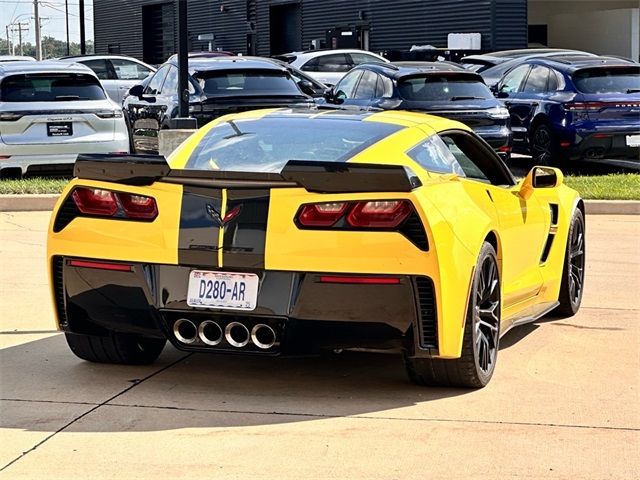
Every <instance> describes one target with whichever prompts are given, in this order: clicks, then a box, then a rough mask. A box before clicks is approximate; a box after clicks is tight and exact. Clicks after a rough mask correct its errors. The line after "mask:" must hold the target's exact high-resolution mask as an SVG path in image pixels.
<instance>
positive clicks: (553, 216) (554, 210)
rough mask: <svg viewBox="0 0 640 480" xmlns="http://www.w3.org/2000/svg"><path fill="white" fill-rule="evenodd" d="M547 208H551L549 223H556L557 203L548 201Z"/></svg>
mask: <svg viewBox="0 0 640 480" xmlns="http://www.w3.org/2000/svg"><path fill="white" fill-rule="evenodd" d="M549 209H550V210H551V225H558V204H556V203H550V204H549Z"/></svg>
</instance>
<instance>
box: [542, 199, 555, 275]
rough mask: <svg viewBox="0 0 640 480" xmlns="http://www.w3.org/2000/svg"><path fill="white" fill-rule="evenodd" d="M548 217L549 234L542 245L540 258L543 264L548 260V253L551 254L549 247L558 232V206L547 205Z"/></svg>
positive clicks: (553, 204)
mask: <svg viewBox="0 0 640 480" xmlns="http://www.w3.org/2000/svg"><path fill="white" fill-rule="evenodd" d="M549 215H550V224H551V225H550V226H549V234H548V235H547V241H546V242H545V244H544V249H543V250H542V255H541V256H540V263H541V264H543V263H545V262H546V261H547V258H549V253H551V246H552V245H553V239H554V238H556V233H557V231H558V205H557V204H556V203H550V204H549Z"/></svg>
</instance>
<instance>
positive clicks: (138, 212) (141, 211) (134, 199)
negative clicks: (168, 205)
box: [118, 193, 158, 219]
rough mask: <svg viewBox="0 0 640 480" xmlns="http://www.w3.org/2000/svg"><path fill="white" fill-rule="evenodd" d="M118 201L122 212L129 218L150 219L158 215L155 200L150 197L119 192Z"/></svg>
mask: <svg viewBox="0 0 640 480" xmlns="http://www.w3.org/2000/svg"><path fill="white" fill-rule="evenodd" d="M118 197H119V198H120V203H122V208H123V209H124V213H125V214H126V215H127V217H129V218H144V219H152V218H156V216H157V215H158V207H157V206H156V201H155V200H154V199H153V198H151V197H145V196H142V195H133V194H130V193H119V194H118Z"/></svg>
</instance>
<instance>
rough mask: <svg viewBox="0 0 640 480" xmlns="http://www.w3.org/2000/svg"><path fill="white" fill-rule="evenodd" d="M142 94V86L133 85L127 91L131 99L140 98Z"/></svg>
mask: <svg viewBox="0 0 640 480" xmlns="http://www.w3.org/2000/svg"><path fill="white" fill-rule="evenodd" d="M143 93H144V85H134V86H133V87H131V88H130V89H129V95H131V96H133V97H138V98H142V94H143Z"/></svg>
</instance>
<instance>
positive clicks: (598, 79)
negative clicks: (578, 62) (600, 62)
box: [573, 67, 640, 93]
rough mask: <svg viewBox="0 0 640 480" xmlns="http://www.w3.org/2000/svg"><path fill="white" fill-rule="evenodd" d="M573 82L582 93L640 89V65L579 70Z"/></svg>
mask: <svg viewBox="0 0 640 480" xmlns="http://www.w3.org/2000/svg"><path fill="white" fill-rule="evenodd" d="M573 82H574V83H575V85H576V88H577V89H578V90H579V91H580V92H582V93H627V92H628V91H629V90H632V91H637V90H638V89H640V67H622V68H620V67H618V68H591V69H587V70H578V71H577V72H576V73H574V74H573Z"/></svg>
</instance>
